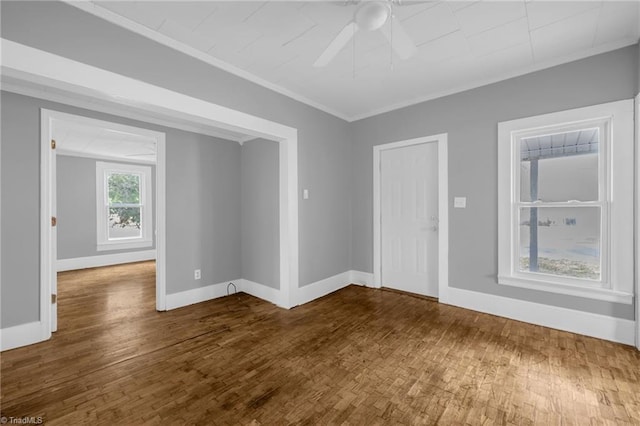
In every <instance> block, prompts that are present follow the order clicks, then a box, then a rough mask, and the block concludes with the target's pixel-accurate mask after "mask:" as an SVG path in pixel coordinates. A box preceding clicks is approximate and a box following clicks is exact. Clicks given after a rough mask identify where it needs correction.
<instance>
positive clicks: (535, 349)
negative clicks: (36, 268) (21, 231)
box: [1, 262, 640, 425]
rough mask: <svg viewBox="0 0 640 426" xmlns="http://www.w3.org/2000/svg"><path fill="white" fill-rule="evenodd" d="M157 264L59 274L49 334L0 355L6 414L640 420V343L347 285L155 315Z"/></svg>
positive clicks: (339, 420)
mask: <svg viewBox="0 0 640 426" xmlns="http://www.w3.org/2000/svg"><path fill="white" fill-rule="evenodd" d="M154 291H155V290H154V264H153V263H152V262H151V263H149V262H145V263H139V264H131V265H122V266H114V267H108V268H97V269H93V270H85V271H71V272H66V273H62V274H60V279H59V331H58V332H57V333H55V335H54V337H53V338H52V339H51V340H49V341H47V342H43V343H40V344H37V345H32V346H29V347H25V348H19V349H15V350H11V351H7V352H4V353H2V360H1V369H2V370H1V373H2V391H1V398H2V401H1V402H2V408H1V411H2V416H13V417H23V416H42V417H43V418H44V420H45V422H46V424H51V425H62V424H64V425H79V424H105V425H114V424H123V425H136V424H143V423H144V424H163V425H168V424H171V425H174V424H176V425H179V424H198V425H208V424H263V425H279V424H304V425H327V424H352V425H375V424H443V425H453V424H471V425H479V424H517V425H520V424H522V425H529V424H535V425H550V424H567V425H572V424H573V425H596V424H603V425H613V424H636V425H640V352H638V351H636V350H635V349H634V348H631V347H628V346H624V345H619V344H614V343H610V342H606V341H602V340H598V339H593V338H588V337H584V336H580V335H575V334H571V333H566V332H561V331H557V330H552V329H548V328H543V327H538V326H534V325H530V324H525V323H520V322H517V321H512V320H507V319H503V318H499V317H494V316H490V315H485V314H481V313H477V312H473V311H468V310H464V309H459V308H454V307H450V306H445V305H440V304H438V303H436V302H433V301H430V300H425V299H421V298H417V297H412V296H410V295H406V294H399V293H395V292H389V291H384V290H372V289H367V288H362V287H357V286H350V287H347V288H345V289H343V290H340V291H338V292H336V293H333V294H331V295H329V296H326V297H324V298H322V299H319V300H317V301H314V302H312V303H309V304H307V305H304V306H300V307H297V308H295V309H292V310H290V311H286V310H283V309H279V308H277V307H275V306H273V305H271V304H269V303H267V302H263V301H261V300H259V299H256V298H254V297H252V296H249V295H246V294H243V293H240V294H238V295H233V296H229V297H226V298H221V299H217V300H213V301H209V302H205V303H200V304H197V305H192V306H189V307H185V308H181V309H176V310H173V311H169V312H156V311H155V310H154V306H155V300H154Z"/></svg>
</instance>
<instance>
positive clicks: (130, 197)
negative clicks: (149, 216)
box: [108, 173, 140, 205]
mask: <svg viewBox="0 0 640 426" xmlns="http://www.w3.org/2000/svg"><path fill="white" fill-rule="evenodd" d="M108 183H109V204H110V205H111V204H140V176H139V175H134V174H129V173H112V174H110V175H109V180H108Z"/></svg>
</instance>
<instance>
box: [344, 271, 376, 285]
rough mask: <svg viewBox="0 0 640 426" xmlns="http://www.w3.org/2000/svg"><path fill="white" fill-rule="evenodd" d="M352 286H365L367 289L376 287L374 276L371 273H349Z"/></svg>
mask: <svg viewBox="0 0 640 426" xmlns="http://www.w3.org/2000/svg"><path fill="white" fill-rule="evenodd" d="M349 274H350V277H351V279H350V281H351V284H358V285H363V286H365V287H373V288H374V287H375V286H374V285H373V274H372V273H371V272H362V271H349Z"/></svg>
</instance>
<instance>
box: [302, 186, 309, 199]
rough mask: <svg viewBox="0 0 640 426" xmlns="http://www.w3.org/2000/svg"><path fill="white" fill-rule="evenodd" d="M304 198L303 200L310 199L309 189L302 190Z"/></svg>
mask: <svg viewBox="0 0 640 426" xmlns="http://www.w3.org/2000/svg"><path fill="white" fill-rule="evenodd" d="M302 199H303V200H308V199H309V190H308V189H303V190H302Z"/></svg>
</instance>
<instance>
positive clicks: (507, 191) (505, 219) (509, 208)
mask: <svg viewBox="0 0 640 426" xmlns="http://www.w3.org/2000/svg"><path fill="white" fill-rule="evenodd" d="M595 122H600V123H604V122H608V123H609V125H607V126H605V128H606V131H607V134H606V138H602V142H603V145H605V144H606V147H605V149H601V150H600V152H599V156H600V158H599V166H598V169H599V173H606V175H604V176H606V178H605V180H604V183H605V184H606V186H603V179H601V178H600V179H599V182H600V183H599V185H600V186H599V196H598V198H599V199H598V201H597V202H591V203H587V202H579V203H575V204H574V205H576V206H587V205H601V206H602V210H601V219H600V220H601V247H602V251H601V253H602V256H601V264H602V268H601V280H600V281H595V280H581V279H575V278H570V277H559V276H555V275H550V274H544V273H531V272H521V271H518V270H517V269H516V265H515V261H514V259H515V257H514V253H515V252H517V250H518V247H517V243H518V240H517V238H518V232H519V231H518V227H517V225H518V223H517V218H518V216H517V211H516V210H517V209H518V208H519V207H521V205H522V204H523V203H522V202H521V201H520V199H519V195H520V188H519V185H520V180H519V179H520V174H519V168H520V167H519V165H520V156H519V152H518V151H517V149H516V148H517V146H519V145H518V144H517V143H516V142H517V141H518V140H519V139H521V138H522V137H523V136H526V135H530V134H538V133H540V132H543V131H545V129H549V130H551V131H552V132H553V133H556V131H558V130H559V131H563V130H562V129H571V128H575V126H584V125H593V124H594V123H595ZM633 149H634V147H633V101H632V100H624V101H617V102H610V103H606V104H602V105H595V106H590V107H585V108H577V109H572V110H567V111H561V112H556V113H550V114H544V115H538V116H534V117H527V118H522V119H517V120H511V121H505V122H501V123H498V284H501V285H508V286H514V287H521V288H526V289H533V290H540V291H545V292H551V293H557V294H565V295H570V296H578V297H585V298H590V299H597V300H604V301H610V302H617V303H626V304H631V303H632V302H633V253H634V252H633V232H632V231H630V230H629V229H628V227H629V224H631V226H632V225H633V173H634V166H633ZM614 165H615V167H614ZM600 176H603V175H600ZM548 204H549V203H539V204H538V203H536V204H535V205H536V206H538V207H543V206H545V205H548ZM563 204H564V203H563ZM567 205H569V204H567ZM607 218H608V219H607ZM625 223H626V224H627V225H626V228H627V229H626V232H625V226H624V224H625Z"/></svg>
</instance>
